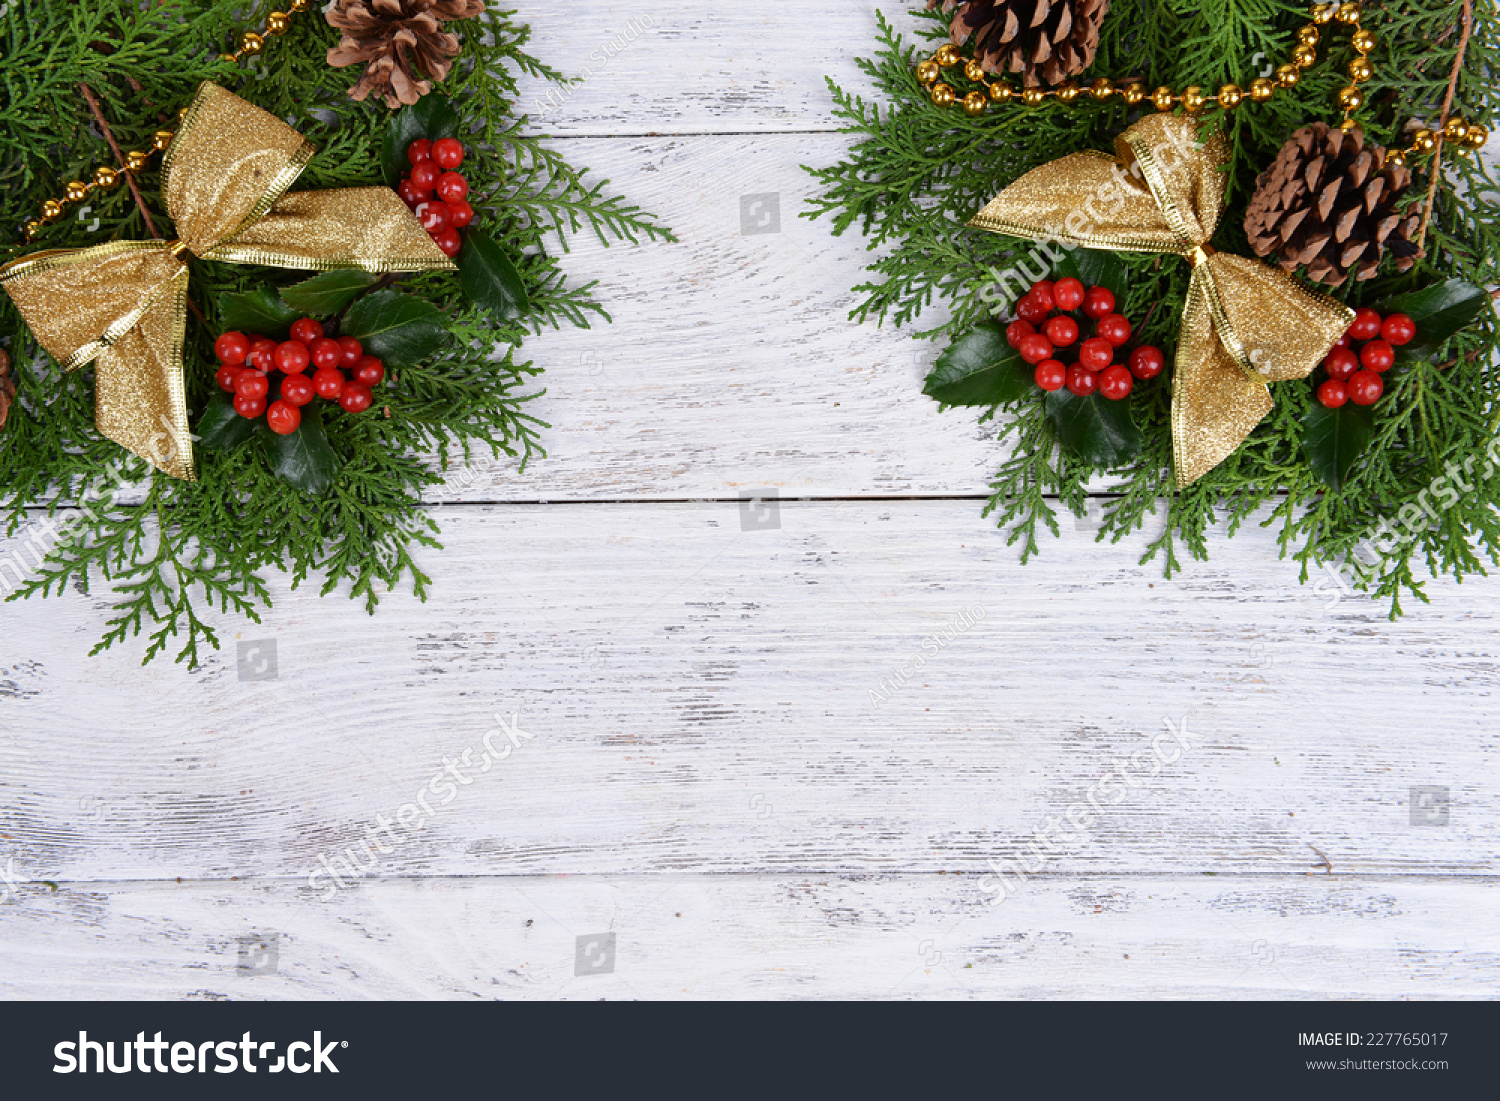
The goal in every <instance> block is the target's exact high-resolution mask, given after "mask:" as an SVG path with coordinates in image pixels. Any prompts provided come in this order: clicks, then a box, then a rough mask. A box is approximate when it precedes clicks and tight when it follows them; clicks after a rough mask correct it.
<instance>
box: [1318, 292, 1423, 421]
mask: <svg viewBox="0 0 1500 1101" xmlns="http://www.w3.org/2000/svg"><path fill="white" fill-rule="evenodd" d="M1416 335H1417V323H1416V322H1415V321H1413V320H1412V319H1411V318H1409V317H1407V316H1406V315H1405V314H1404V313H1393V314H1390V315H1389V316H1387V317H1384V318H1382V317H1381V316H1380V315H1379V314H1378V313H1376V312H1375V311H1374V310H1369V309H1365V310H1358V311H1356V312H1355V314H1354V323H1353V324H1352V325H1350V326H1349V330H1348V332H1346V333H1344V335H1343V336H1341V337H1339V339H1338V343H1337V344H1335V345H1334V346H1333V350H1332V351H1330V352H1329V353H1328V356H1327V358H1325V359H1324V360H1323V370H1324V372H1325V373H1326V374H1327V375H1328V377H1327V378H1326V379H1324V380H1323V382H1322V383H1321V384H1320V385H1319V386H1318V400H1319V401H1320V402H1322V403H1323V404H1324V405H1326V406H1328V408H1330V409H1337V408H1338V407H1339V406H1341V405H1343V404H1344V402H1346V401H1352V402H1353V403H1354V404H1355V405H1374V404H1375V403H1376V402H1377V401H1379V400H1380V395H1381V394H1383V393H1384V392H1385V383H1384V382H1383V381H1382V380H1381V378H1380V376H1381V375H1383V374H1385V372H1387V371H1389V370H1390V369H1391V366H1392V365H1393V364H1394V363H1395V362H1396V349H1397V348H1399V347H1400V346H1401V345H1403V344H1410V343H1411V342H1412V340H1413V339H1414V338H1415V337H1416ZM1356 344H1358V345H1359V346H1358V347H1356V346H1355V345H1356Z"/></svg>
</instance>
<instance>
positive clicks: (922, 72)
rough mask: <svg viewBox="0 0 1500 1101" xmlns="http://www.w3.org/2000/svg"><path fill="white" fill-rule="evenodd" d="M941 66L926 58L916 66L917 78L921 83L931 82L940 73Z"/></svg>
mask: <svg viewBox="0 0 1500 1101" xmlns="http://www.w3.org/2000/svg"><path fill="white" fill-rule="evenodd" d="M942 71H943V70H942V67H941V66H939V65H938V63H937V62H936V61H934V60H932V58H930V57H929V58H928V59H927V60H926V61H924V62H922V64H920V65H918V66H917V79H918V80H920V81H921V82H922V83H923V84H931V83H932V82H933V81H934V80H936V79H937V78H938V76H939V75H940V74H941V73H942Z"/></svg>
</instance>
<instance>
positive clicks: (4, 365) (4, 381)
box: [0, 348, 16, 428]
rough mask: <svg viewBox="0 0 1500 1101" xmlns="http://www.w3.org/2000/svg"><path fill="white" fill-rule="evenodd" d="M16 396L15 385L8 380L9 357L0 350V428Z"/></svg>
mask: <svg viewBox="0 0 1500 1101" xmlns="http://www.w3.org/2000/svg"><path fill="white" fill-rule="evenodd" d="M15 396H16V384H15V383H14V382H12V381H11V380H10V356H8V355H6V354H5V349H4V348H0V428H4V427H5V418H6V417H8V416H10V403H11V402H12V401H13V400H14V399H15Z"/></svg>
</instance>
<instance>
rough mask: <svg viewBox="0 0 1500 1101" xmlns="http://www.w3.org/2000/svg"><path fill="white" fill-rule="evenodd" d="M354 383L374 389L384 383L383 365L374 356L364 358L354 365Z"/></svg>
mask: <svg viewBox="0 0 1500 1101" xmlns="http://www.w3.org/2000/svg"><path fill="white" fill-rule="evenodd" d="M354 381H355V382H357V383H359V384H360V385H361V386H367V387H369V388H370V389H374V388H375V387H377V386H379V385H380V384H381V383H382V382H383V381H385V364H383V363H381V362H380V360H378V359H376V358H375V357H374V356H365V357H364V358H363V359H361V360H360V361H359V362H358V363H357V364H355V365H354Z"/></svg>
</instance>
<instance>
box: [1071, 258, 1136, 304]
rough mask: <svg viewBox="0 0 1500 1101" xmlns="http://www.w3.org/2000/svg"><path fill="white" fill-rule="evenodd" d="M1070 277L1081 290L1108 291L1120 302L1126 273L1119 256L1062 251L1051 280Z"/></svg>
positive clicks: (1123, 296)
mask: <svg viewBox="0 0 1500 1101" xmlns="http://www.w3.org/2000/svg"><path fill="white" fill-rule="evenodd" d="M1070 275H1071V276H1072V277H1073V278H1074V279H1077V280H1078V281H1079V282H1080V283H1082V284H1083V285H1084V286H1085V287H1108V288H1109V290H1110V292H1111V293H1112V294H1113V295H1114V296H1115V298H1117V299H1119V300H1122V301H1123V300H1124V298H1125V288H1126V286H1127V284H1128V277H1129V275H1130V269H1129V268H1128V267H1127V266H1126V264H1125V261H1124V260H1122V259H1120V254H1119V253H1118V252H1114V251H1112V250H1111V249H1104V248H1073V249H1070V248H1064V249H1063V257H1062V259H1061V260H1059V261H1058V263H1057V266H1056V267H1055V268H1054V269H1053V271H1052V278H1053V280H1054V281H1056V280H1058V279H1065V278H1067V277H1068V276H1070Z"/></svg>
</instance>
